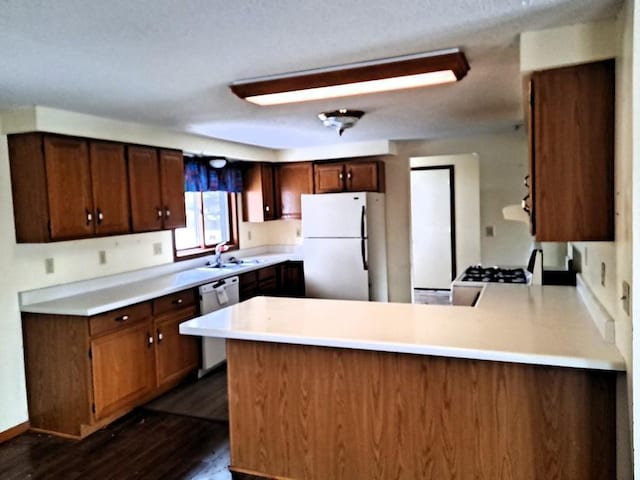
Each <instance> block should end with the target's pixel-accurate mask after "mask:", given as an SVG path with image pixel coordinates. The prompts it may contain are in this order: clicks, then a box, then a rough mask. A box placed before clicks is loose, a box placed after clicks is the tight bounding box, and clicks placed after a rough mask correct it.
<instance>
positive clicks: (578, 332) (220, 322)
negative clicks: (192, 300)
mask: <svg viewBox="0 0 640 480" xmlns="http://www.w3.org/2000/svg"><path fill="white" fill-rule="evenodd" d="M180 333H183V334H191V335H201V336H209V337H221V338H232V339H241V340H258V341H267V342H278V343H292V344H301V345H318V346H327V347H340V348H357V349H364V350H376V351H387V352H401V353H413V354H421V355H437V356H444V357H457V358H469V359H479V360H494V361H505V362H517V363H529V364H539V365H554V366H562V367H575V368H589V369H602V370H619V371H624V370H625V362H624V359H623V358H622V356H621V355H620V353H619V351H618V349H617V348H616V346H615V344H613V343H608V342H605V341H604V340H603V339H602V337H601V335H600V333H599V332H598V330H597V328H596V326H595V324H594V323H593V321H592V319H591V317H590V314H589V312H588V311H587V309H586V307H585V305H584V304H583V303H582V301H581V299H580V297H579V295H578V293H577V291H576V289H575V287H557V286H519V285H500V284H488V285H487V286H486V288H485V291H484V293H483V295H482V298H481V300H480V302H479V305H478V306H476V307H459V306H456V307H454V306H440V305H410V304H400V303H375V302H355V301H345V300H318V299H295V298H273V297H255V298H252V299H250V300H247V301H246V302H242V303H240V304H237V305H234V306H230V307H227V308H224V309H222V310H219V311H217V312H214V313H210V314H207V315H203V316H201V317H198V318H195V319H193V320H189V321H187V322H184V323H182V324H181V325H180Z"/></svg>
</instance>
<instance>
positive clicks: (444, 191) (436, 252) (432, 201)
mask: <svg viewBox="0 0 640 480" xmlns="http://www.w3.org/2000/svg"><path fill="white" fill-rule="evenodd" d="M450 172H452V170H450V169H449V168H447V167H444V168H420V169H412V170H411V256H412V270H413V288H429V289H445V288H449V287H450V283H451V281H452V280H453V278H452V271H453V270H454V268H453V265H452V262H453V252H452V245H453V242H452V238H454V237H452V234H453V228H454V227H453V225H452V216H451V198H452V194H453V189H452V184H451V182H452V178H451V177H452V175H451V174H450ZM453 241H455V238H454V239H453Z"/></svg>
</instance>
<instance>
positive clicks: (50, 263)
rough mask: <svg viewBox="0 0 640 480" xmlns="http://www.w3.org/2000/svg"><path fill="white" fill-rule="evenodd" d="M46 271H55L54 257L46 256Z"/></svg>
mask: <svg viewBox="0 0 640 480" xmlns="http://www.w3.org/2000/svg"><path fill="white" fill-rule="evenodd" d="M44 271H45V273H53V272H54V264H53V258H45V259H44Z"/></svg>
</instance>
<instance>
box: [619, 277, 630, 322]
mask: <svg viewBox="0 0 640 480" xmlns="http://www.w3.org/2000/svg"><path fill="white" fill-rule="evenodd" d="M621 300H622V309H623V310H624V312H625V313H626V314H627V315H631V287H630V286H629V284H628V283H627V282H625V281H624V280H623V281H622V297H621Z"/></svg>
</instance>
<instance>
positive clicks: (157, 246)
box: [153, 242, 162, 255]
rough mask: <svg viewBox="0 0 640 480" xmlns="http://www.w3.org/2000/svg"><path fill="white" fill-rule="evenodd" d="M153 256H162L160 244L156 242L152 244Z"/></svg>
mask: <svg viewBox="0 0 640 480" xmlns="http://www.w3.org/2000/svg"><path fill="white" fill-rule="evenodd" d="M153 254H154V255H162V243H160V242H156V243H154V244H153Z"/></svg>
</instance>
